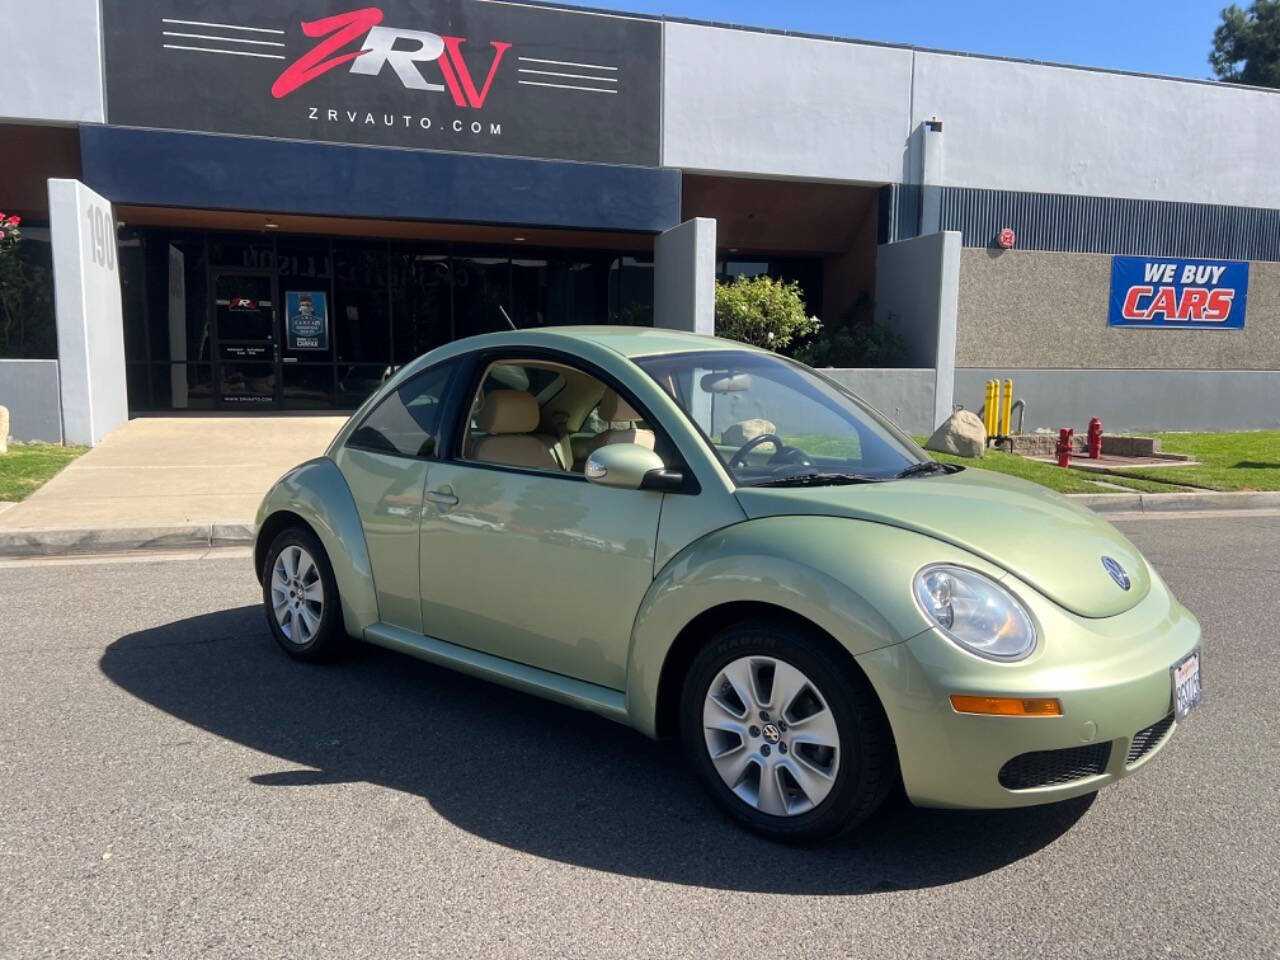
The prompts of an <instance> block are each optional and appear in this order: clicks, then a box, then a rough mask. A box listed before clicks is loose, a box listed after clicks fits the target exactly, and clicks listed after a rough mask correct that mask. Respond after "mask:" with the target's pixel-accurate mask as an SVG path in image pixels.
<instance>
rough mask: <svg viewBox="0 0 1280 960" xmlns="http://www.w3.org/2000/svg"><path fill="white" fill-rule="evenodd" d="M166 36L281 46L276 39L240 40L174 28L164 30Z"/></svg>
mask: <svg viewBox="0 0 1280 960" xmlns="http://www.w3.org/2000/svg"><path fill="white" fill-rule="evenodd" d="M164 35H165V36H166V37H187V38H189V39H191V40H221V41H222V42H223V43H251V44H253V45H254V46H258V47H283V46H284V44H283V43H280V42H279V41H276V40H242V39H240V38H239V37H215V36H213V35H212V34H208V33H178V32H177V31H176V30H165V31H164Z"/></svg>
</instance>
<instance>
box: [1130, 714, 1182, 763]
mask: <svg viewBox="0 0 1280 960" xmlns="http://www.w3.org/2000/svg"><path fill="white" fill-rule="evenodd" d="M1172 726H1173V714H1172V713H1171V714H1169V715H1168V716H1167V717H1165V718H1164V719H1163V720H1157V721H1156V722H1155V723H1153V724H1152V725H1151V726H1149V727H1147V728H1146V729H1145V730H1139V731H1138V732H1137V733H1135V734H1134V735H1133V739H1132V740H1131V741H1130V742H1129V756H1128V757H1127V758H1126V759H1125V761H1124V762H1125V764H1126V765H1132V764H1135V763H1137V762H1138V761H1139V760H1141V759H1142V758H1143V757H1145V756H1146V755H1147V754H1148V753H1150V752H1151V751H1152V750H1154V749H1155V748H1156V746H1157V745H1158V744H1159V743H1160V741H1161V740H1163V739H1164V737H1165V734H1167V733H1168V732H1169V728H1170V727H1172Z"/></svg>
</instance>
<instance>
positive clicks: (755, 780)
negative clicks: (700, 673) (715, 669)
mask: <svg viewBox="0 0 1280 960" xmlns="http://www.w3.org/2000/svg"><path fill="white" fill-rule="evenodd" d="M702 727H703V736H704V739H705V741H706V745H707V752H708V754H709V755H710V757H711V763H712V764H713V765H714V766H715V768H716V772H717V773H718V774H719V775H720V779H721V780H723V781H724V783H725V785H726V786H727V787H728V788H729V789H730V790H732V791H733V792H734V793H735V794H736V795H737V796H738V798H739V799H741V800H742V801H743V802H745V803H747V804H749V805H750V806H751V807H753V808H755V809H756V810H759V811H760V812H761V813H765V814H769V815H771V816H777V817H789V816H796V815H798V814H802V813H806V812H808V811H810V810H812V809H814V808H815V807H817V806H818V805H819V804H820V803H822V801H823V800H825V799H826V797H827V794H829V793H830V792H831V789H832V787H834V786H835V782H836V774H837V773H838V772H839V769H840V734H839V732H838V730H837V728H836V721H835V717H834V716H833V715H832V713H831V709H830V707H829V706H828V705H827V700H826V698H825V697H824V696H823V695H822V692H821V691H820V690H819V689H818V686H817V684H815V683H814V682H813V681H812V680H810V679H809V678H808V677H807V676H805V675H804V674H803V673H802V672H801V671H799V670H797V669H796V668H795V667H793V666H792V665H791V664H789V663H787V662H785V661H783V660H778V659H776V658H774V657H766V656H750V657H740V658H739V659H737V660H734V661H732V662H730V663H728V664H726V665H725V666H724V668H723V669H721V670H720V672H719V673H717V674H716V677H715V679H714V680H712V682H711V686H710V688H709V689H708V690H707V694H706V698H705V700H704V702H703V708H702Z"/></svg>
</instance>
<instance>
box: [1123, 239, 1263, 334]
mask: <svg viewBox="0 0 1280 960" xmlns="http://www.w3.org/2000/svg"><path fill="white" fill-rule="evenodd" d="M1248 292H1249V264H1248V263H1243V262H1240V261H1236V260H1176V259H1167V258H1146V257H1112V258H1111V306H1110V310H1109V312H1108V315H1107V324H1108V325H1109V326H1112V327H1153V328H1160V329H1165V328H1183V329H1201V330H1240V329H1243V327H1244V315H1245V306H1246V299H1247V296H1248Z"/></svg>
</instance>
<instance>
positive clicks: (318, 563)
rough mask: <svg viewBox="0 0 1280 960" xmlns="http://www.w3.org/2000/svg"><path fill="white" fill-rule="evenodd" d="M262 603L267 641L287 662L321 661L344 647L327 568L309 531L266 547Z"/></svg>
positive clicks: (295, 531)
mask: <svg viewBox="0 0 1280 960" xmlns="http://www.w3.org/2000/svg"><path fill="white" fill-rule="evenodd" d="M262 603H263V606H264V608H265V610H266V614H267V623H268V624H269V625H270V627H271V635H272V636H273V637H275V638H276V642H277V643H279V644H280V646H281V647H283V648H284V651H285V652H286V653H288V654H289V656H291V657H297V658H298V659H299V660H325V659H328V658H330V657H332V656H334V655H335V654H337V653H338V652H339V650H340V649H341V648H342V646H343V645H344V644H345V643H346V639H347V637H346V633H345V631H344V629H343V626H342V615H341V610H340V609H339V603H338V585H337V582H336V581H335V580H334V576H333V568H332V566H330V564H329V557H328V555H327V554H326V553H325V552H324V547H323V546H321V544H320V541H319V540H318V539H317V538H316V535H315V534H314V533H312V532H311V531H310V530H307V529H305V528H302V527H290V528H289V529H287V530H285V531H283V532H282V533H280V535H279V536H277V537H276V538H275V540H273V541H272V542H271V546H270V547H269V548H268V549H267V556H266V561H265V564H264V569H263V575H262Z"/></svg>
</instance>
